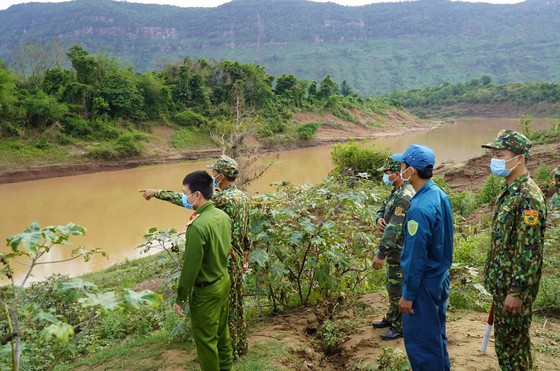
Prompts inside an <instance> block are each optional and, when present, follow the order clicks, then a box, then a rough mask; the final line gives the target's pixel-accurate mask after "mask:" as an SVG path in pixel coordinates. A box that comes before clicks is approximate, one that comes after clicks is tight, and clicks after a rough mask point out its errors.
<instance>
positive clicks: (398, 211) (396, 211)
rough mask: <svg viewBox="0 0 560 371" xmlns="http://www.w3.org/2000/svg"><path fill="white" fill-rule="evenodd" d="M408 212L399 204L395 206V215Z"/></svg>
mask: <svg viewBox="0 0 560 371" xmlns="http://www.w3.org/2000/svg"><path fill="white" fill-rule="evenodd" d="M405 215H406V213H405V212H404V209H403V208H402V207H401V206H397V207H395V216H405Z"/></svg>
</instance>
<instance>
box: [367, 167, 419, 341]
mask: <svg viewBox="0 0 560 371" xmlns="http://www.w3.org/2000/svg"><path fill="white" fill-rule="evenodd" d="M380 170H381V171H382V172H383V173H384V174H383V182H384V183H385V184H386V185H388V186H391V187H392V188H393V189H392V190H391V193H390V194H389V195H388V196H387V198H385V200H383V202H382V203H381V206H380V207H379V210H378V211H377V214H376V218H375V223H376V225H377V229H378V231H380V232H381V233H382V236H381V239H380V241H379V247H378V249H377V253H376V255H375V257H374V259H373V268H375V269H381V268H382V267H383V262H384V261H385V260H386V261H387V281H386V284H387V293H388V294H389V309H388V310H387V313H386V314H385V317H384V318H383V319H382V320H381V321H379V322H373V323H372V326H373V327H375V328H385V327H389V330H388V331H387V332H385V333H383V334H381V335H380V336H381V338H382V339H383V340H394V339H398V338H400V337H402V315H401V312H400V310H399V299H400V298H401V287H402V272H401V265H400V258H401V251H402V245H403V233H402V227H403V221H404V218H405V216H406V212H407V211H408V208H409V207H410V199H411V198H412V196H414V193H415V191H414V188H412V186H411V185H410V184H409V183H408V182H405V181H403V179H402V178H401V174H400V170H401V165H400V164H399V163H398V162H397V161H393V160H391V158H387V160H386V161H385V163H384V164H383V167H382V168H381V169H380Z"/></svg>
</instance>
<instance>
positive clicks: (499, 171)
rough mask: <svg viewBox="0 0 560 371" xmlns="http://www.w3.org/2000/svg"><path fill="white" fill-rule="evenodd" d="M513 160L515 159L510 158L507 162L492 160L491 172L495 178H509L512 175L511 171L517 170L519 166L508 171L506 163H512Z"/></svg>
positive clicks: (497, 159)
mask: <svg viewBox="0 0 560 371" xmlns="http://www.w3.org/2000/svg"><path fill="white" fill-rule="evenodd" d="M515 157H517V156H515ZM515 157H514V158H515ZM511 160H513V158H510V159H509V160H507V161H506V160H502V159H499V158H493V159H492V160H490V171H491V172H492V174H494V175H495V176H500V177H506V176H508V175H509V174H511V171H512V170H513V169H515V167H516V166H517V165H515V166H514V167H512V168H511V169H506V163H507V162H509V161H511Z"/></svg>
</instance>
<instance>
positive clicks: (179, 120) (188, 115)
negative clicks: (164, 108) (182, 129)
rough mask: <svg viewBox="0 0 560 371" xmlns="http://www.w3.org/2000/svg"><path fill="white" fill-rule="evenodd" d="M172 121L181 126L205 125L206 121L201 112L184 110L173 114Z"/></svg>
mask: <svg viewBox="0 0 560 371" xmlns="http://www.w3.org/2000/svg"><path fill="white" fill-rule="evenodd" d="M173 122H174V123H176V124H177V125H181V126H194V127H200V126H203V125H205V124H206V123H207V122H208V121H207V120H206V118H205V117H204V116H202V115H201V114H199V113H196V112H194V111H189V110H186V111H182V112H179V113H176V114H175V115H174V116H173Z"/></svg>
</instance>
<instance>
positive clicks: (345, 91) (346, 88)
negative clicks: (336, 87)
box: [340, 80, 354, 97]
mask: <svg viewBox="0 0 560 371" xmlns="http://www.w3.org/2000/svg"><path fill="white" fill-rule="evenodd" d="M340 94H342V95H343V96H345V97H348V96H350V95H352V94H354V91H353V90H352V87H351V86H350V85H349V84H348V82H346V80H344V81H342V85H341V86H340Z"/></svg>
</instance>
